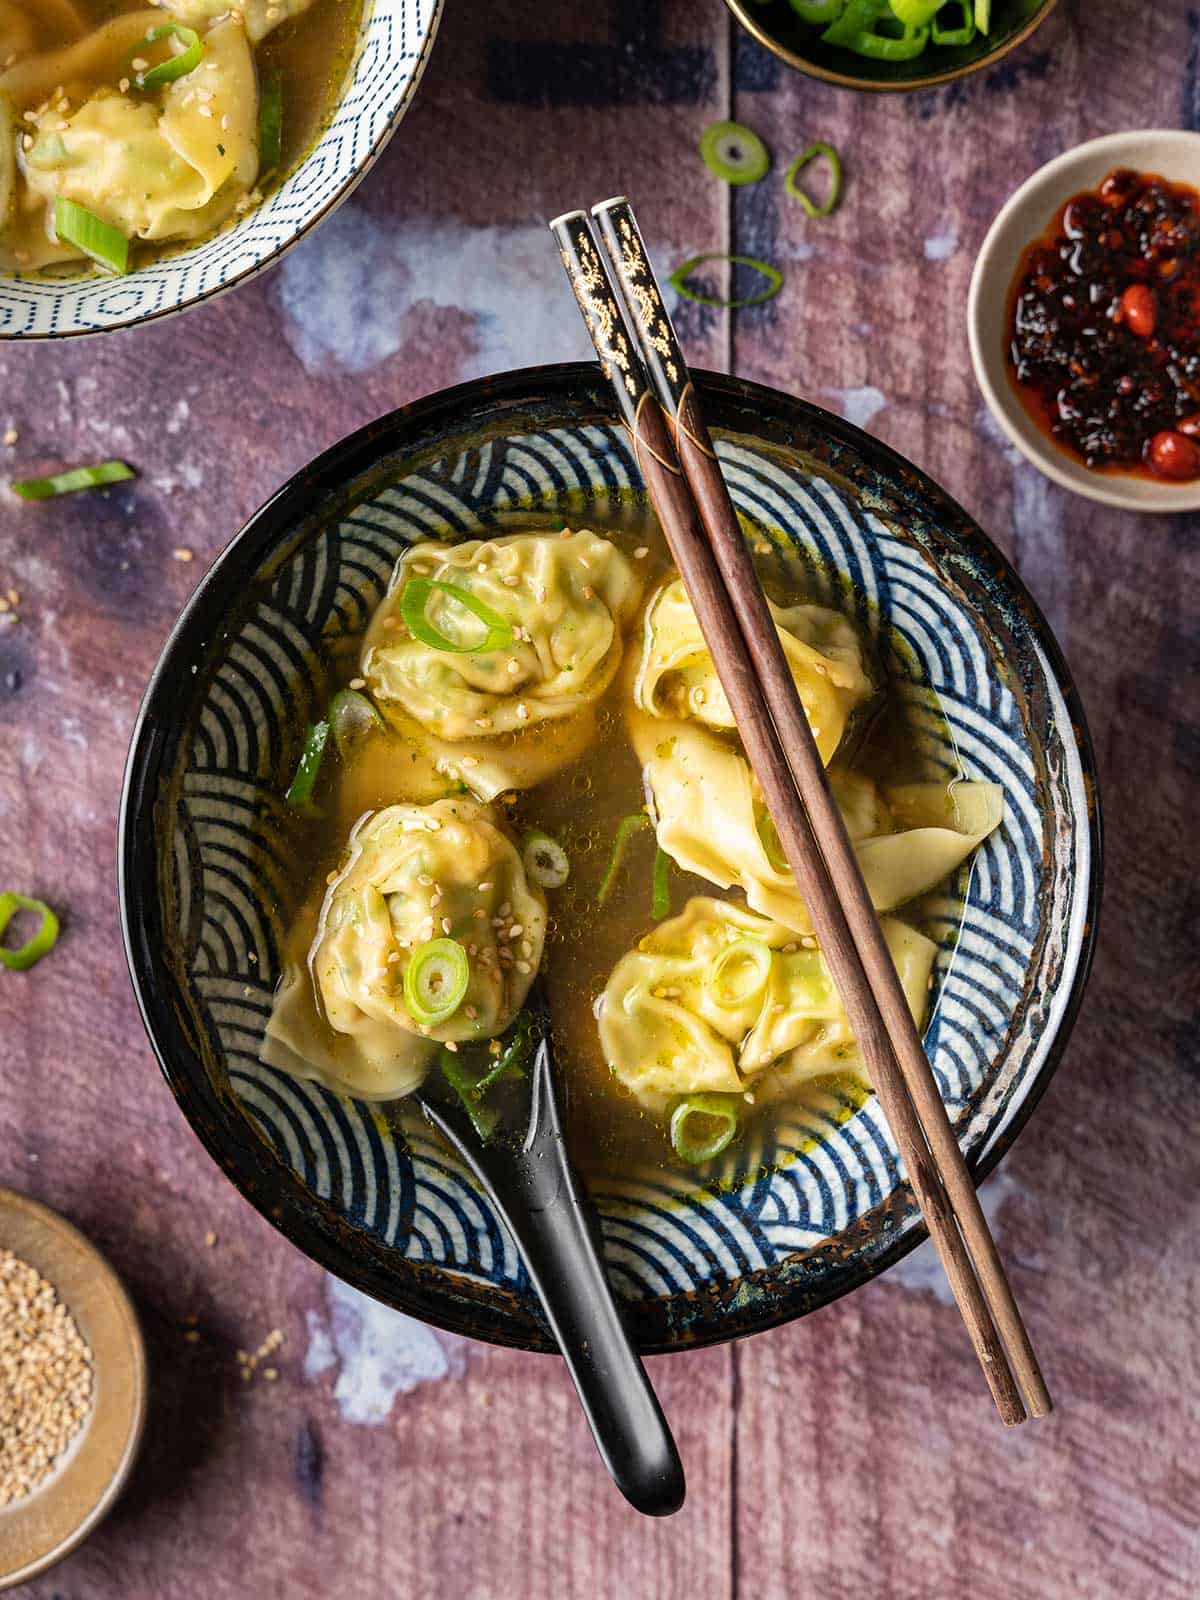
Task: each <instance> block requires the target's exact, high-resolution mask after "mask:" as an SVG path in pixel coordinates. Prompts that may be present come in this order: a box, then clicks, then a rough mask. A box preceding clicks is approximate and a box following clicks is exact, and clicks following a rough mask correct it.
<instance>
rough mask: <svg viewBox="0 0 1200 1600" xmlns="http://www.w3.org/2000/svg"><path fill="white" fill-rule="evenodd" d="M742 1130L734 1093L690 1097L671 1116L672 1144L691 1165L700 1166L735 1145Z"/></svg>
mask: <svg viewBox="0 0 1200 1600" xmlns="http://www.w3.org/2000/svg"><path fill="white" fill-rule="evenodd" d="M737 1131H738V1101H737V1096H736V1095H732V1094H690V1095H688V1097H687V1099H686V1100H681V1101H680V1102H679V1104H678V1105H677V1106H676V1107H675V1110H674V1111H673V1112H672V1113H671V1143H672V1144H673V1145H674V1147H675V1154H676V1155H677V1156H679V1157H680V1159H681V1160H683V1161H686V1162H687V1163H688V1165H689V1166H692V1167H699V1166H702V1165H703V1164H704V1162H706V1161H711V1160H712V1159H713V1157H714V1156H719V1155H720V1154H721V1151H722V1150H725V1149H727V1148H728V1147H729V1145H731V1144H732V1143H733V1141H734V1139H735V1138H736V1137H737Z"/></svg>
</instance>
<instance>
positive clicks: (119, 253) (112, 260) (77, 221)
mask: <svg viewBox="0 0 1200 1600" xmlns="http://www.w3.org/2000/svg"><path fill="white" fill-rule="evenodd" d="M54 231H55V233H56V234H57V235H58V237H59V238H60V239H64V240H65V241H66V242H67V244H73V245H74V246H75V248H76V250H82V251H83V253H84V255H85V256H90V257H91V259H92V260H93V261H95V262H97V263H98V264H99V265H100V266H102V267H107V268H108V270H109V271H110V272H115V273H117V275H118V276H120V275H121V274H123V273H126V272H128V271H129V240H128V239H127V238H126V237H125V235H124V234H123V233H122V232H121V230H120V229H119V228H114V227H113V226H112V224H111V223H108V222H103V221H101V219H100V218H99V217H96V216H93V215H92V213H91V212H90V211H89V210H88V209H87V207H86V206H81V205H77V204H76V202H75V201H74V200H64V199H63V197H62V195H59V196H58V197H57V199H56V200H55V202H54Z"/></svg>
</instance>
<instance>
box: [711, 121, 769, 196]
mask: <svg viewBox="0 0 1200 1600" xmlns="http://www.w3.org/2000/svg"><path fill="white" fill-rule="evenodd" d="M700 157H701V159H702V161H703V162H704V165H705V166H706V167H707V168H708V170H709V171H710V172H711V173H713V174H714V176H716V177H718V178H720V179H721V181H722V182H723V183H733V184H743V183H757V182H758V180H759V179H760V178H765V177H766V175H767V173H768V172H769V171H770V170H771V152H770V151H769V150H768V149H767V147H766V145H765V144H764V143H763V142H762V140H761V139H760V138H759V136H758V135H757V134H756V133H755V132H754V130H753V128H744V127H743V126H742V124H741V123H740V122H713V123H710V124H709V126H708V127H707V128H705V130H704V132H703V133H702V134H701V136H700Z"/></svg>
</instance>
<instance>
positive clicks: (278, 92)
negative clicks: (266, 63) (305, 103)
mask: <svg viewBox="0 0 1200 1600" xmlns="http://www.w3.org/2000/svg"><path fill="white" fill-rule="evenodd" d="M258 159H259V162H260V163H261V167H262V171H263V172H264V173H267V172H272V171H273V170H274V169H275V168H276V167H277V166H278V165H279V163H280V161H281V160H282V159H283V79H282V77H281V76H280V73H279V68H278V67H268V68H267V70H266V71H265V72H264V73H263V75H262V88H261V92H260V95H259V101H258Z"/></svg>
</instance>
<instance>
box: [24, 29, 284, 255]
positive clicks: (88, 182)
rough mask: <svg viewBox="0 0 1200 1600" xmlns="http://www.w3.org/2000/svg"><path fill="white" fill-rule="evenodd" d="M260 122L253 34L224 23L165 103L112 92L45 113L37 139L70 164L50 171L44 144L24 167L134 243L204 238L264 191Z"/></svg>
mask: <svg viewBox="0 0 1200 1600" xmlns="http://www.w3.org/2000/svg"><path fill="white" fill-rule="evenodd" d="M150 15H151V17H153V16H154V13H153V12H151V13H150ZM86 42H87V41H85V44H86ZM73 48H74V49H81V48H83V46H75V47H73ZM62 53H63V54H67V53H69V52H62ZM124 71H125V72H126V74H127V72H128V67H127V66H126V67H125V69H124ZM257 116H258V84H257V78H256V76H255V70H254V58H253V56H252V55H251V53H250V46H249V44H248V43H247V41H246V35H245V32H244V31H243V29H242V27H241V25H240V24H239V23H237V22H234V21H229V22H223V23H220V24H219V25H218V26H217V27H215V28H213V29H212V31H211V32H210V33H208V34H207V35H206V36H205V40H204V59H203V61H202V62H201V63H200V65H199V66H198V67H197V68H196V70H195V71H194V72H190V73H188V74H187V75H186V77H182V78H177V79H176V80H175V81H174V82H173V83H169V84H167V86H166V87H165V89H164V90H163V91H162V96H161V104H158V103H156V102H155V101H154V100H152V99H150V100H144V99H140V98H135V97H133V96H131V95H123V94H121V93H120V92H119V91H118V90H117V89H109V88H105V89H99V90H97V91H96V92H95V93H94V94H92V95H90V96H89V97H88V98H87V99H86V100H85V101H84V102H83V104H82V105H81V106H80V107H79V108H78V110H76V111H73V112H68V113H66V114H63V113H61V112H60V111H58V109H57V108H56V107H49V108H47V109H45V110H43V111H42V112H41V114H40V115H39V116H38V118H37V120H36V122H35V123H34V124H33V127H32V131H33V132H34V135H35V138H40V137H43V136H46V135H50V134H52V135H55V136H57V138H59V139H61V141H62V144H63V146H64V147H65V150H66V158H65V160H62V161H59V162H56V163H55V164H54V165H53V166H46V165H43V164H40V163H39V162H38V161H37V159H36V152H37V145H36V143H35V146H34V148H33V150H31V151H29V152H27V153H26V157H25V159H24V162H23V170H24V174H25V179H26V182H27V183H28V185H29V188H30V189H31V191H32V192H33V193H35V194H37V195H40V196H41V197H42V198H43V199H44V200H45V201H47V202H48V203H50V204H52V203H53V201H54V199H55V198H56V197H58V196H62V197H64V198H66V199H68V200H74V201H77V202H78V203H79V204H80V205H82V206H85V207H86V208H87V209H88V210H89V211H91V212H92V213H93V214H94V215H96V216H98V217H101V218H102V219H103V220H104V221H105V222H109V223H111V224H112V225H113V227H115V228H118V229H119V230H120V231H121V232H122V233H123V234H125V236H126V237H127V238H131V239H134V238H137V239H194V238H199V237H200V236H201V235H203V234H206V233H210V232H211V231H212V230H213V229H214V228H215V227H217V226H218V225H219V224H220V223H221V222H223V221H224V220H225V219H226V218H227V217H228V216H229V215H230V214H231V213H232V212H233V210H234V207H235V206H236V204H237V202H238V201H239V200H240V199H241V198H242V196H243V195H245V194H246V193H247V192H248V191H249V190H250V189H251V188H252V187H253V185H254V180H255V178H256V177H257V175H258V138H257Z"/></svg>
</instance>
